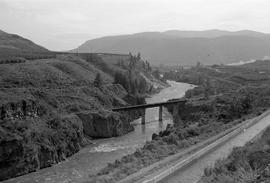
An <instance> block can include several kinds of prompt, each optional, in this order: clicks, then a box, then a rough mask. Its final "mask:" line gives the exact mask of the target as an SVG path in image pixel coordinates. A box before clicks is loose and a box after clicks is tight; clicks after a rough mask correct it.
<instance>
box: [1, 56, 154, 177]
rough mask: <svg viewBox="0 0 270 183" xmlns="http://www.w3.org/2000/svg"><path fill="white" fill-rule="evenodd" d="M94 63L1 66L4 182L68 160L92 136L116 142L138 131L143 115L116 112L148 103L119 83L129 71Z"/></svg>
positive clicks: (73, 59)
mask: <svg viewBox="0 0 270 183" xmlns="http://www.w3.org/2000/svg"><path fill="white" fill-rule="evenodd" d="M91 61H92V62H90V61H89V60H85V59H82V58H80V57H77V56H74V55H57V57H56V58H53V59H41V60H31V61H29V60H27V61H26V62H23V63H12V64H1V66H0V152H1V153H0V172H1V173H0V180H4V179H8V178H11V177H15V176H19V175H23V174H26V173H29V172H32V171H36V170H38V169H40V168H45V167H48V166H51V165H53V164H55V163H58V162H60V161H63V160H65V159H66V158H67V157H69V156H71V155H73V154H74V153H76V152H78V151H79V150H80V149H81V147H82V146H84V145H85V142H88V140H87V139H88V137H90V138H105V137H115V136H120V135H123V134H126V133H128V132H130V131H132V130H133V126H131V125H130V123H129V122H130V121H132V120H134V119H135V118H138V117H139V116H140V112H132V113H117V112H112V111H111V109H112V108H113V107H116V106H123V105H136V104H142V103H144V102H145V101H144V98H143V97H141V96H139V95H135V94H134V95H133V94H130V93H129V92H128V91H127V90H126V89H125V88H124V87H123V86H122V85H121V84H118V83H115V82H114V72H116V71H117V72H123V73H124V72H127V71H126V70H125V67H122V68H120V67H119V66H117V65H108V64H106V63H104V62H103V61H102V60H100V58H99V57H95V59H93V60H91ZM115 70H116V71H115ZM134 70H136V68H135V69H134ZM138 72H139V71H138ZM143 73H144V72H142V73H141V74H143ZM145 74H146V72H145ZM98 75H99V76H100V80H99V81H98V82H97V76H98ZM143 75H144V74H143ZM150 76H151V74H150ZM146 77H147V78H148V76H146ZM136 79H137V80H139V78H138V77H137V78H136ZM150 79H151V78H150ZM144 86H145V87H146V88H151V87H150V86H149V84H146V85H144ZM144 92H146V91H144ZM141 94H143V93H141Z"/></svg>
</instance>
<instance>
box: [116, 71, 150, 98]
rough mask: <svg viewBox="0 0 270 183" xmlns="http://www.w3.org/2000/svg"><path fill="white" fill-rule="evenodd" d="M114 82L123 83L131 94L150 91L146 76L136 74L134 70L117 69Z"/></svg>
mask: <svg viewBox="0 0 270 183" xmlns="http://www.w3.org/2000/svg"><path fill="white" fill-rule="evenodd" d="M114 83H115V84H121V85H122V86H123V87H124V88H125V89H126V90H127V91H128V93H130V94H133V95H137V94H144V93H146V92H147V91H148V87H147V82H146V80H145V78H144V77H142V76H140V75H139V76H136V74H135V73H133V72H132V71H130V70H129V71H126V72H121V71H117V72H116V73H115V75H114Z"/></svg>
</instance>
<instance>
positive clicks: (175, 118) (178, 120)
mask: <svg viewBox="0 0 270 183" xmlns="http://www.w3.org/2000/svg"><path fill="white" fill-rule="evenodd" d="M178 111H179V103H177V104H174V105H173V122H174V123H175V124H177V125H180V126H182V125H183V124H182V120H181V118H180V116H179V112H178Z"/></svg>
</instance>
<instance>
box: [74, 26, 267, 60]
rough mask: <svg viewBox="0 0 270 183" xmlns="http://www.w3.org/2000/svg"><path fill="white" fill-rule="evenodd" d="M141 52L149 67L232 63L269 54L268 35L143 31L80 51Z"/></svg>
mask: <svg viewBox="0 0 270 183" xmlns="http://www.w3.org/2000/svg"><path fill="white" fill-rule="evenodd" d="M90 49H91V50H95V52H109V53H119V52H134V53H137V52H140V53H141V54H142V55H144V58H145V59H146V60H149V61H150V62H151V63H152V64H164V63H166V64H167V65H168V64H170V65H194V64H195V63H197V62H201V63H203V64H216V63H223V64H227V63H233V62H238V61H240V60H251V59H254V58H263V57H264V56H269V55H270V51H269V50H270V36H269V34H263V33H257V32H253V31H238V32H226V31H225V32H222V31H214V30H213V31H208V32H181V31H180V32H179V31H167V32H163V33H162V32H146V33H138V34H133V35H120V36H109V37H102V38H98V39H93V40H89V41H87V42H85V43H84V44H82V45H81V46H79V47H78V49H76V50H78V51H79V52H89V50H90Z"/></svg>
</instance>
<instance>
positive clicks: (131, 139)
mask: <svg viewBox="0 0 270 183" xmlns="http://www.w3.org/2000/svg"><path fill="white" fill-rule="evenodd" d="M168 82H169V84H170V85H171V86H170V87H168V88H165V89H163V90H161V91H160V92H159V93H158V94H155V95H153V96H151V97H150V98H147V99H146V102H147V103H155V102H163V101H167V100H169V99H173V98H181V97H183V96H184V94H185V92H186V91H187V90H188V89H191V88H193V87H194V86H193V85H190V84H186V83H179V82H174V81H168ZM140 123H141V120H140V119H138V120H135V121H133V122H132V124H133V125H134V127H135V130H134V131H133V132H131V133H129V134H127V135H124V136H121V137H115V138H109V139H99V140H95V141H94V144H93V145H89V146H87V147H85V148H83V149H81V150H80V151H79V152H78V153H76V154H75V155H73V156H72V157H70V158H68V159H67V160H66V161H63V162H61V163H59V164H57V165H54V166H52V167H49V168H45V169H42V170H39V171H37V172H34V173H30V174H27V175H23V176H21V177H17V178H13V179H10V180H7V181H5V182H8V183H14V182H16V183H19V182H20V183H26V182H27V183H29V182H40V183H41V182H42V183H43V182H45V183H56V182H57V183H68V182H81V181H84V180H87V178H88V177H89V174H94V173H95V172H96V171H97V170H99V169H100V168H102V167H104V166H105V165H106V164H107V163H108V162H113V161H114V160H116V159H120V158H121V157H122V156H124V155H126V154H128V153H132V152H134V151H135V149H136V148H138V147H141V146H143V145H144V143H145V141H147V140H151V137H152V134H153V133H157V132H159V131H161V130H163V129H165V128H166V126H167V124H170V123H172V118H171V116H170V114H169V113H168V112H167V111H166V110H165V109H164V110H163V122H159V121H158V108H151V109H147V110H146V124H145V125H141V124H140Z"/></svg>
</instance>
